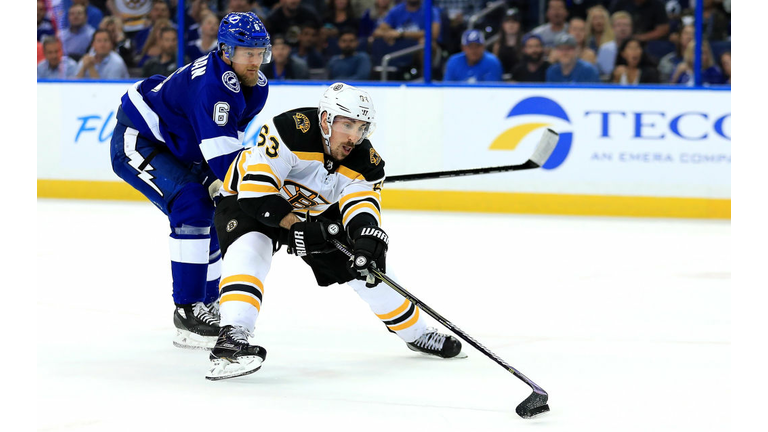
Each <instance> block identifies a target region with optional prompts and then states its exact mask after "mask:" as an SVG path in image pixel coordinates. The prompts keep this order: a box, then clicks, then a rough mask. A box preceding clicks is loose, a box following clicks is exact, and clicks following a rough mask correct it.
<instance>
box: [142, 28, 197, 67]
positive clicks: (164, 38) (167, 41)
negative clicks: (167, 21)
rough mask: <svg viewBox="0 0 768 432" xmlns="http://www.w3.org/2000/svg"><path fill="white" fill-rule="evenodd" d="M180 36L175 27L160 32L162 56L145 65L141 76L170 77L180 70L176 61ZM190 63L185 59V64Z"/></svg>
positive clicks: (150, 60) (151, 59)
mask: <svg viewBox="0 0 768 432" xmlns="http://www.w3.org/2000/svg"><path fill="white" fill-rule="evenodd" d="M178 45H179V35H178V33H177V32H176V29H175V28H173V27H165V28H163V29H161V30H160V50H161V51H160V55H159V56H157V57H152V58H150V59H148V60H147V62H146V63H144V66H143V67H142V68H141V76H143V77H150V76H152V75H163V76H168V75H170V74H172V73H173V71H175V70H176V69H177V68H178V65H177V64H176V60H177V57H178ZM187 63H189V59H188V58H185V59H184V64H187Z"/></svg>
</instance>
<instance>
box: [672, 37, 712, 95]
mask: <svg viewBox="0 0 768 432" xmlns="http://www.w3.org/2000/svg"><path fill="white" fill-rule="evenodd" d="M701 46H702V50H701V83H702V84H724V83H725V76H723V71H722V70H720V68H719V67H717V65H716V64H715V62H714V60H713V59H712V48H711V47H710V46H709V42H707V41H706V40H703V41H702V43H701ZM695 49H696V41H695V40H694V41H691V43H689V44H688V46H686V47H685V54H684V55H683V61H682V62H680V64H679V65H677V69H675V73H674V74H672V78H671V79H670V82H671V83H673V84H684V85H686V86H689V87H692V86H693V85H694V76H693V71H694V69H693V61H694V55H693V53H694V50H695Z"/></svg>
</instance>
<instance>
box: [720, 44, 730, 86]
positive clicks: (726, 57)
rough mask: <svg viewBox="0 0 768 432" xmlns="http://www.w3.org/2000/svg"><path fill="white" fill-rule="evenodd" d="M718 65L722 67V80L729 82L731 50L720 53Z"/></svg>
mask: <svg viewBox="0 0 768 432" xmlns="http://www.w3.org/2000/svg"><path fill="white" fill-rule="evenodd" d="M720 65H722V67H723V80H724V83H725V84H730V83H731V52H730V51H726V52H724V53H722V54H720Z"/></svg>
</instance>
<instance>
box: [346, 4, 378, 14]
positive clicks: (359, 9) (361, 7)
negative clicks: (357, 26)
mask: <svg viewBox="0 0 768 432" xmlns="http://www.w3.org/2000/svg"><path fill="white" fill-rule="evenodd" d="M350 2H351V3H352V12H354V14H355V16H356V17H362V16H363V14H364V13H365V11H367V10H368V9H371V8H373V7H374V4H375V3H376V1H375V0H350Z"/></svg>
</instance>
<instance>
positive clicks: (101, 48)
mask: <svg viewBox="0 0 768 432" xmlns="http://www.w3.org/2000/svg"><path fill="white" fill-rule="evenodd" d="M178 3H179V2H178V0H55V1H54V0H37V42H38V66H37V76H38V78H39V79H131V78H134V79H135V78H140V77H148V76H151V75H154V74H161V75H166V76H167V75H169V74H171V73H172V72H173V71H174V70H176V69H177V68H178V67H179V66H180V65H177V61H178V41H179V37H183V39H184V43H185V45H186V49H185V50H184V63H185V64H186V63H188V62H190V61H193V60H194V59H196V58H198V57H200V56H203V55H206V54H207V53H208V52H210V51H214V50H216V49H217V46H218V43H217V40H216V38H217V31H218V26H219V22H220V20H221V18H222V17H223V16H224V15H225V14H227V13H229V12H248V11H252V12H254V13H256V15H258V16H259V17H260V18H261V19H262V21H263V22H264V24H265V26H266V27H267V30H268V31H269V33H270V35H271V37H272V51H273V60H272V62H271V63H268V64H264V65H262V72H263V73H264V74H265V75H266V76H267V78H269V80H271V81H278V80H348V81H364V80H381V79H382V76H383V75H384V74H386V75H385V76H386V78H387V79H388V80H419V79H421V78H422V77H423V75H424V70H425V68H429V69H430V72H431V76H432V78H433V80H435V81H440V80H442V81H445V82H468V83H474V82H552V83H599V82H604V83H616V84H621V85H636V84H679V85H688V86H690V85H693V83H694V75H695V74H694V57H695V50H697V49H698V47H697V46H696V41H695V37H694V35H695V26H694V20H695V15H696V14H695V11H694V7H695V4H696V0H502V1H492V0H433V1H432V4H433V7H432V10H431V11H430V12H429V15H428V16H425V14H426V12H425V8H424V4H423V3H424V0H186V1H184V5H185V7H186V14H185V19H184V26H183V27H184V28H183V29H182V28H179V26H178V24H177V20H176V18H177V16H178V14H177V5H178ZM730 3H731V2H730V0H703V11H702V12H703V23H702V28H703V41H702V44H701V53H702V62H701V63H702V64H701V66H702V70H701V78H702V81H703V83H704V84H705V85H711V84H730V75H731V74H730V70H731V67H730V65H731V53H730V33H731V29H730V22H731V19H730V17H731V10H730V9H731V6H730ZM540 7H541V8H542V9H543V10H544V11H545V12H544V15H543V16H541V17H539V16H538V12H539V10H540ZM427 17H428V18H429V21H430V26H429V28H428V29H427V28H426V27H425V21H426V19H425V18H427ZM426 31H429V32H430V35H431V41H432V45H431V52H432V54H433V56H432V58H431V59H430V60H429V61H428V62H427V63H428V64H424V63H425V61H424V56H423V46H424V42H425V40H426V36H427V34H426ZM393 53H396V54H398V55H395V56H392V57H391V58H389V56H388V57H387V58H388V62H387V63H386V64H384V63H383V59H384V58H385V56H386V55H387V54H393Z"/></svg>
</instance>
